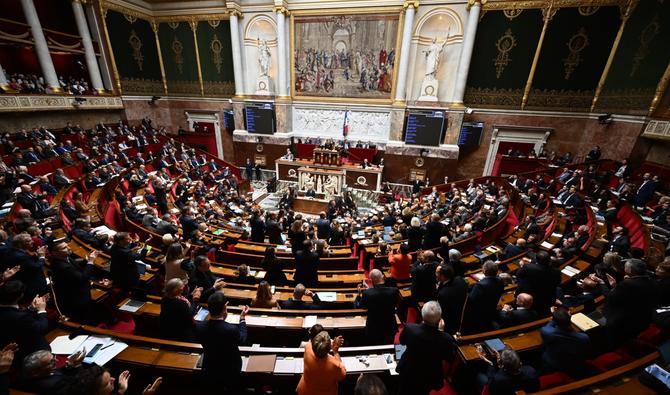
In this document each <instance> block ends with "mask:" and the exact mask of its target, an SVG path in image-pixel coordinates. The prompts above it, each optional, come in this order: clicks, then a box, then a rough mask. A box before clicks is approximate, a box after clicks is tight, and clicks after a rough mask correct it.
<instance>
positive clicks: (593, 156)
mask: <svg viewBox="0 0 670 395" xmlns="http://www.w3.org/2000/svg"><path fill="white" fill-rule="evenodd" d="M598 159H600V146H599V145H596V147H595V148H594V149H592V150H591V151H589V153H588V154H587V155H586V160H587V161H591V160H598Z"/></svg>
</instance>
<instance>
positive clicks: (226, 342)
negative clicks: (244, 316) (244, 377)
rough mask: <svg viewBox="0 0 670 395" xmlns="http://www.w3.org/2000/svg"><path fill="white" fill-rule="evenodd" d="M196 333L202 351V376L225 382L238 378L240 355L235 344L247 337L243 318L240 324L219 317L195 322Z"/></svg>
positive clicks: (239, 343)
mask: <svg viewBox="0 0 670 395" xmlns="http://www.w3.org/2000/svg"><path fill="white" fill-rule="evenodd" d="M195 335H196V338H197V340H198V342H199V343H200V344H202V348H203V351H204V355H203V359H202V370H203V373H204V374H205V376H206V377H207V378H209V379H210V380H211V381H214V382H223V383H224V384H228V385H231V384H234V382H236V381H237V380H239V376H240V371H241V369H242V357H241V356H240V350H239V348H238V347H239V346H241V345H244V343H246V341H247V324H246V322H244V321H240V324H239V325H235V324H230V323H228V322H225V321H222V320H209V321H202V322H197V323H196V325H195ZM231 382H232V383H231Z"/></svg>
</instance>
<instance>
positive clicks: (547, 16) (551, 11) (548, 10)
mask: <svg viewBox="0 0 670 395" xmlns="http://www.w3.org/2000/svg"><path fill="white" fill-rule="evenodd" d="M555 14H556V8H554V0H549V4H548V5H546V7H545V8H543V9H542V19H543V20H544V24H543V25H542V32H541V33H540V39H539V40H538V41H537V47H536V48H535V55H534V56H533V63H532V64H531V66H530V72H529V73H528V79H527V80H526V86H525V87H524V89H523V97H522V98H521V109H522V110H523V109H524V108H525V107H526V103H528V94H529V93H530V88H531V86H532V85H533V79H534V78H535V70H536V69H537V62H538V61H539V60H540V52H542V44H543V43H544V36H545V34H547V27H548V26H549V22H550V21H551V19H552V18H553V17H554V15H555Z"/></svg>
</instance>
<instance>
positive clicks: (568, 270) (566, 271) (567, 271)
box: [561, 266, 580, 277]
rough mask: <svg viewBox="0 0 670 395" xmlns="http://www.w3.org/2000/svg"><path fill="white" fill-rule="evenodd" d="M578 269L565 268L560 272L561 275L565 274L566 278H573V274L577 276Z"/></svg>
mask: <svg viewBox="0 0 670 395" xmlns="http://www.w3.org/2000/svg"><path fill="white" fill-rule="evenodd" d="M579 272H580V271H579V269H577V268H576V267H572V266H566V267H564V268H563V270H561V273H563V274H565V275H566V276H568V277H573V276H574V275H575V274H579Z"/></svg>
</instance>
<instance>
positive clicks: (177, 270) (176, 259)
mask: <svg viewBox="0 0 670 395" xmlns="http://www.w3.org/2000/svg"><path fill="white" fill-rule="evenodd" d="M189 248H190V244H188V243H187V247H186V251H184V248H183V247H182V245H181V243H172V244H170V246H169V247H168V249H167V252H166V253H165V258H163V266H164V267H165V282H166V283H167V282H168V281H170V280H172V279H173V278H178V279H181V280H182V281H184V283H186V282H188V273H189V271H188V270H184V268H183V267H182V266H183V263H184V257H185V255H186V252H187V251H188V250H189Z"/></svg>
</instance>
